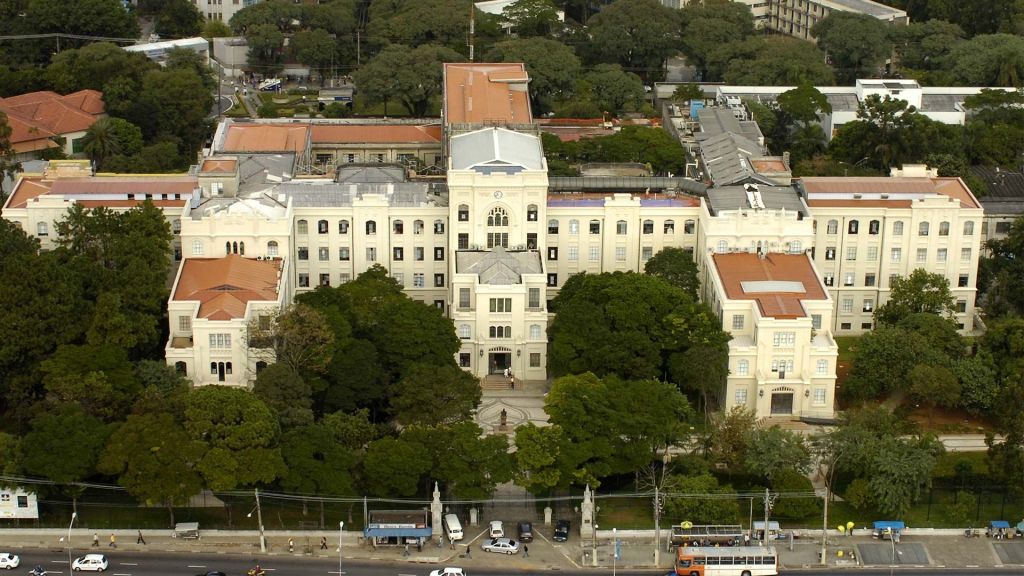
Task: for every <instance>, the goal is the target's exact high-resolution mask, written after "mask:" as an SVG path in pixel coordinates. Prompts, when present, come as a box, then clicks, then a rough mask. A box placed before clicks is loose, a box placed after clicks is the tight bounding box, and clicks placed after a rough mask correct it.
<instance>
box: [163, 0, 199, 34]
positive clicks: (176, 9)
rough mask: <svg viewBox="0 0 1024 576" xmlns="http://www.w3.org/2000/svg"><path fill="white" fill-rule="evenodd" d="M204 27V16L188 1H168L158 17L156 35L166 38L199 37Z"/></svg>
mask: <svg viewBox="0 0 1024 576" xmlns="http://www.w3.org/2000/svg"><path fill="white" fill-rule="evenodd" d="M202 26H203V14H202V13H201V12H199V9H198V8H196V5H195V4H193V3H192V2H189V1H188V0H167V1H166V2H164V6H163V8H162V9H161V10H160V14H158V15H157V17H156V28H155V30H156V33H157V34H159V35H161V36H163V37H165V38H189V37H192V36H197V35H198V34H199V30H200V29H201V28H202Z"/></svg>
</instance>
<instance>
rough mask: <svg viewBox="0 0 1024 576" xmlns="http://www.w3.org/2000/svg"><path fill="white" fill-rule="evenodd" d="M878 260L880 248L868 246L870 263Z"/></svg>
mask: <svg viewBox="0 0 1024 576" xmlns="http://www.w3.org/2000/svg"><path fill="white" fill-rule="evenodd" d="M875 260H878V246H868V262H874V261H875Z"/></svg>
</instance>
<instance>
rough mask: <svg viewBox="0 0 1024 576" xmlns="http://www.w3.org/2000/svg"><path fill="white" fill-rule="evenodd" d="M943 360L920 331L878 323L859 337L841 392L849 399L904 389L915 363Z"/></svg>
mask: <svg viewBox="0 0 1024 576" xmlns="http://www.w3.org/2000/svg"><path fill="white" fill-rule="evenodd" d="M946 362H948V360H947V357H946V356H944V355H943V354H941V353H940V352H938V351H936V350H935V349H934V348H933V347H932V346H931V344H930V343H929V342H928V340H927V339H926V338H924V337H923V336H921V335H920V334H917V333H915V332H908V331H906V330H903V329H902V328H898V327H889V326H886V325H880V326H878V327H877V328H875V329H874V330H873V331H871V332H869V333H867V334H865V335H864V336H862V337H861V338H860V340H859V341H858V344H857V356H856V359H855V361H854V363H853V367H852V368H851V369H850V373H849V376H848V377H847V380H846V385H845V386H843V394H844V395H845V396H846V398H848V399H851V400H869V399H872V398H875V397H877V396H878V395H879V394H883V393H890V392H894V391H899V390H906V387H907V377H908V376H909V374H910V371H911V370H913V369H914V367H915V366H917V365H918V364H921V363H924V364H928V363H934V364H939V365H942V364H944V363H946Z"/></svg>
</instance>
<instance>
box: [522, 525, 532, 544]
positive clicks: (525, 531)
mask: <svg viewBox="0 0 1024 576" xmlns="http://www.w3.org/2000/svg"><path fill="white" fill-rule="evenodd" d="M519 540H520V541H521V542H533V525H532V524H530V523H529V522H520V523H519Z"/></svg>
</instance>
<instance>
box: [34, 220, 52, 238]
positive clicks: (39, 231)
mask: <svg viewBox="0 0 1024 576" xmlns="http://www.w3.org/2000/svg"><path fill="white" fill-rule="evenodd" d="M49 234H50V226H49V225H47V224H46V222H39V223H37V224H36V235H37V236H48V235H49Z"/></svg>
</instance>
